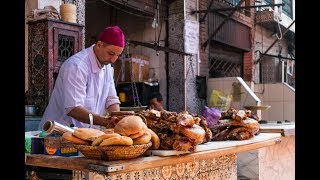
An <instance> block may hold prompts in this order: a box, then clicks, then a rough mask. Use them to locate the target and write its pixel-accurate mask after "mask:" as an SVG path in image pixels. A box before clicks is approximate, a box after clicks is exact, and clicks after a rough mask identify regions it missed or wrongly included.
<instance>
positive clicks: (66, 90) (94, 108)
mask: <svg viewBox="0 0 320 180" xmlns="http://www.w3.org/2000/svg"><path fill="white" fill-rule="evenodd" d="M93 46H94V45H92V46H91V47H89V48H86V49H83V50H81V51H80V52H78V53H76V54H74V55H73V56H71V57H70V58H68V59H67V60H66V61H65V62H64V63H63V64H62V66H61V68H60V70H59V74H58V77H57V79H56V81H55V86H54V89H53V91H52V95H51V97H50V101H49V104H48V106H47V108H46V110H45V112H44V114H43V117H42V119H41V122H40V124H39V129H40V130H43V124H44V123H45V122H46V121H50V120H54V121H56V122H58V123H60V124H63V125H66V126H70V125H71V124H73V125H74V126H75V127H89V124H86V123H82V122H80V121H78V120H75V119H73V118H72V117H70V116H68V115H67V114H68V113H69V112H70V111H71V110H72V109H73V108H75V107H77V106H83V107H85V108H87V109H88V110H89V111H91V112H93V113H96V114H100V115H105V114H106V108H107V107H109V106H110V105H112V104H116V103H118V104H120V101H119V98H118V96H117V92H116V89H115V85H114V79H113V70H112V67H111V65H110V64H109V65H104V66H103V67H102V68H101V69H100V68H99V66H98V63H97V58H96V56H95V54H94V52H93Z"/></svg>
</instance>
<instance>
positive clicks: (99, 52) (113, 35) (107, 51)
mask: <svg viewBox="0 0 320 180" xmlns="http://www.w3.org/2000/svg"><path fill="white" fill-rule="evenodd" d="M124 45H125V37H124V34H123V32H122V30H121V29H120V28H119V27H118V26H110V27H107V28H105V29H104V30H103V31H102V32H101V33H100V34H99V36H98V41H97V42H96V45H95V47H94V53H95V54H96V56H97V58H98V60H99V62H100V63H101V64H102V65H106V64H110V63H114V62H115V61H116V60H117V59H118V56H119V55H120V54H121V53H122V51H123V49H124Z"/></svg>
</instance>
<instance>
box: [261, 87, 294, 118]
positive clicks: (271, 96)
mask: <svg viewBox="0 0 320 180" xmlns="http://www.w3.org/2000/svg"><path fill="white" fill-rule="evenodd" d="M255 92H256V94H257V96H258V97H259V98H260V99H261V101H262V104H265V105H270V106H271V107H270V108H269V109H267V110H264V111H262V112H261V115H262V119H265V120H274V121H277V120H290V121H295V89H293V88H292V87H290V86H288V85H287V84H285V83H275V84H256V85H255Z"/></svg>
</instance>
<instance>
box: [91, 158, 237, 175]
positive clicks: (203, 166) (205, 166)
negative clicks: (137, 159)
mask: <svg viewBox="0 0 320 180" xmlns="http://www.w3.org/2000/svg"><path fill="white" fill-rule="evenodd" d="M236 160H237V157H236V155H235V154H230V155H225V156H220V157H216V158H211V159H207V160H199V161H190V162H186V163H180V164H173V165H168V166H161V167H157V168H151V169H143V170H139V171H133V172H128V173H123V174H116V175H112V176H105V175H103V176H104V179H108V180H125V179H126V180H140V179H145V180H165V179H170V180H178V179H181V180H183V179H194V180H204V179H206V180H221V179H225V180H236V179H237V163H236ZM89 174H90V178H91V179H93V180H100V179H101V178H102V175H101V174H98V173H96V172H89ZM91 179H90V180H91Z"/></svg>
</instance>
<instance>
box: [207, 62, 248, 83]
mask: <svg viewBox="0 0 320 180" xmlns="http://www.w3.org/2000/svg"><path fill="white" fill-rule="evenodd" d="M210 64H211V66H210V69H209V74H210V77H212V78H213V77H241V74H242V73H241V69H242V64H241V63H239V62H233V61H229V60H225V59H217V58H214V57H211V58H210Z"/></svg>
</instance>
